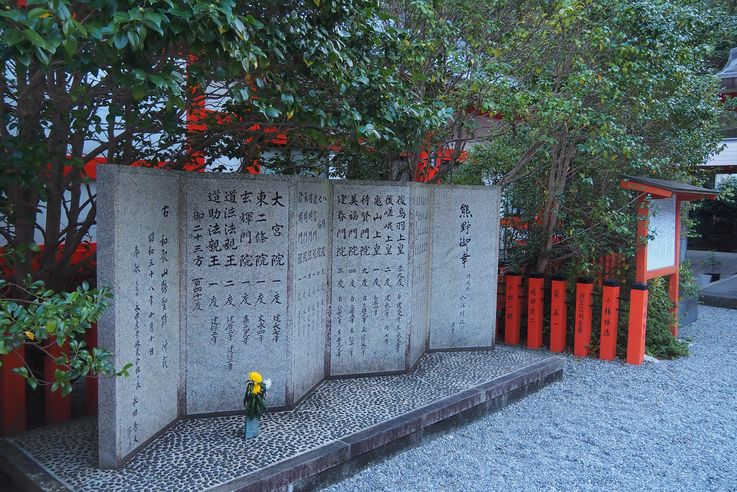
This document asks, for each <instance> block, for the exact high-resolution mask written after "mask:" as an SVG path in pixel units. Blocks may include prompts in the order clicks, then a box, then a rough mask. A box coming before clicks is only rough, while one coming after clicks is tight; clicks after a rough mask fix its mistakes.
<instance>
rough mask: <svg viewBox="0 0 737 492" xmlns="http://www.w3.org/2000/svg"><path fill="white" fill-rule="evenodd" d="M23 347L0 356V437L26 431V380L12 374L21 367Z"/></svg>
mask: <svg viewBox="0 0 737 492" xmlns="http://www.w3.org/2000/svg"><path fill="white" fill-rule="evenodd" d="M24 357H25V347H23V346H22V345H21V346H20V347H19V348H17V349H16V350H14V351H13V352H11V353H9V354H7V355H2V356H0V360H2V362H3V365H2V366H0V435H4V436H7V435H9V434H16V433H18V432H23V431H24V430H26V380H25V379H24V378H22V377H21V376H18V375H17V374H15V373H14V372H13V369H16V368H20V367H23V358H24Z"/></svg>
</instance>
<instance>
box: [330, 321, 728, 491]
mask: <svg viewBox="0 0 737 492" xmlns="http://www.w3.org/2000/svg"><path fill="white" fill-rule="evenodd" d="M681 336H684V337H690V338H692V339H693V342H694V343H693V346H692V347H691V355H690V356H689V357H687V358H683V359H679V360H675V361H661V362H659V363H646V364H644V365H643V366H640V367H633V366H627V365H625V364H623V363H620V362H614V363H605V362H600V361H598V360H595V359H584V360H577V359H574V358H572V357H569V358H568V360H567V364H566V368H565V372H564V376H563V380H562V381H560V382H557V383H554V384H552V385H550V386H548V387H546V388H544V389H543V390H541V391H540V392H538V393H536V394H534V395H531V396H529V397H527V398H525V399H524V400H522V401H520V402H518V403H516V404H514V405H511V406H509V407H507V408H505V409H503V410H502V411H500V412H498V413H494V414H491V415H488V416H485V417H483V418H482V419H480V420H478V421H475V422H473V423H471V424H469V425H465V426H461V427H458V428H455V429H453V430H452V431H450V432H448V433H445V434H440V435H436V436H434V437H433V438H431V439H428V440H425V441H424V442H423V443H422V444H421V445H420V446H419V447H416V448H413V449H410V450H408V451H406V452H404V453H401V454H398V455H396V456H394V457H392V458H390V459H388V460H386V461H384V462H381V463H378V464H376V465H373V466H371V467H369V468H367V469H365V470H363V471H362V472H360V473H358V474H356V475H354V476H353V477H351V478H348V479H346V480H344V481H342V482H339V483H337V484H335V485H333V486H331V487H329V488H327V489H326V490H328V491H332V492H337V491H361V492H363V491H368V490H372V491H373V490H392V491H394V490H396V491H413V490H459V491H460V490H463V491H467V490H484V491H488V490H500V491H507V490H534V491H537V490H566V491H568V490H607V491H615V490H622V491H630V490H667V491H676V490H677V491H681V490H695V491H702V490H708V491H712V490H720V491H721V490H729V491H737V310H727V309H719V308H712V307H705V306H700V307H699V320H698V321H697V322H696V323H694V324H692V325H691V326H688V327H686V328H684V329H682V330H681Z"/></svg>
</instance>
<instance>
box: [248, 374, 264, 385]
mask: <svg viewBox="0 0 737 492" xmlns="http://www.w3.org/2000/svg"><path fill="white" fill-rule="evenodd" d="M248 379H250V380H251V381H253V382H254V383H255V384H260V383H261V381H263V380H264V378H263V376H261V374H259V373H257V372H256V371H253V372H249V373H248Z"/></svg>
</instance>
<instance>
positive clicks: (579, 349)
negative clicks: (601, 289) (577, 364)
mask: <svg viewBox="0 0 737 492" xmlns="http://www.w3.org/2000/svg"><path fill="white" fill-rule="evenodd" d="M593 291H594V279H592V278H588V277H586V278H579V279H578V280H576V319H575V322H576V325H575V326H576V331H575V332H574V335H573V355H575V356H576V357H588V355H589V352H590V351H591V295H592V293H593Z"/></svg>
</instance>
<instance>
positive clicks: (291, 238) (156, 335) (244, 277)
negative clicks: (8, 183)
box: [97, 166, 499, 467]
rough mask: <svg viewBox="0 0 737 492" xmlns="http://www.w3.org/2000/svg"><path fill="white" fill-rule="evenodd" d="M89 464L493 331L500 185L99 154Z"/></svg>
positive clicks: (403, 367) (407, 365) (486, 339)
mask: <svg viewBox="0 0 737 492" xmlns="http://www.w3.org/2000/svg"><path fill="white" fill-rule="evenodd" d="M97 200H98V238H99V239H98V285H99V286H101V287H109V288H112V289H113V292H114V295H115V297H114V300H113V303H112V306H111V308H110V309H108V310H107V311H106V313H105V314H104V316H103V319H101V320H100V323H99V338H100V339H99V343H100V345H101V346H104V347H106V348H110V349H112V350H113V351H114V352H115V364H116V367H117V368H119V367H121V366H123V365H124V364H126V363H129V362H130V363H133V367H132V368H131V371H130V372H131V375H130V377H128V378H103V379H102V380H101V381H100V409H99V431H100V432H99V439H100V466H102V467H118V466H120V465H121V464H123V463H124V462H125V461H126V460H127V459H128V458H129V457H130V456H131V455H132V453H134V452H135V451H136V450H138V449H140V448H141V447H142V446H143V445H145V443H146V442H147V441H149V440H151V439H152V438H154V437H155V436H156V435H157V434H158V433H160V432H161V431H162V430H163V429H165V428H166V427H167V426H168V425H170V424H171V423H172V422H174V421H175V420H176V419H177V418H178V417H184V416H192V415H204V414H218V413H227V412H235V411H240V410H241V402H242V391H243V389H244V382H245V379H246V374H247V372H248V371H250V370H258V371H260V372H261V373H263V374H264V375H265V376H266V377H269V378H271V379H272V381H273V386H272V388H271V391H270V392H269V403H270V406H271V407H272V408H274V407H286V408H291V407H293V406H294V405H295V404H296V403H297V402H298V401H299V400H300V399H301V398H303V397H304V396H305V395H306V394H307V393H308V392H309V391H310V390H311V389H312V388H314V387H315V386H316V385H317V384H319V383H320V381H322V380H323V379H324V378H326V377H330V376H335V377H339V376H355V375H363V374H381V373H396V372H403V371H407V370H410V369H411V368H412V367H413V366H414V365H415V364H416V363H417V361H418V359H419V358H420V357H421V356H422V354H423V353H424V352H425V351H426V350H429V349H430V350H435V349H470V348H491V347H493V345H494V331H495V315H496V275H497V250H498V223H499V222H498V221H499V212H498V211H499V190H498V188H496V187H484V186H470V187H468V186H434V185H425V184H421V183H407V182H401V183H392V182H362V181H329V180H323V179H314V178H301V177H287V176H247V175H235V174H215V173H204V174H201V173H180V172H174V171H160V170H152V169H142V168H132V167H127V166H103V167H102V168H101V169H100V171H99V173H98V198H97Z"/></svg>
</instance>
